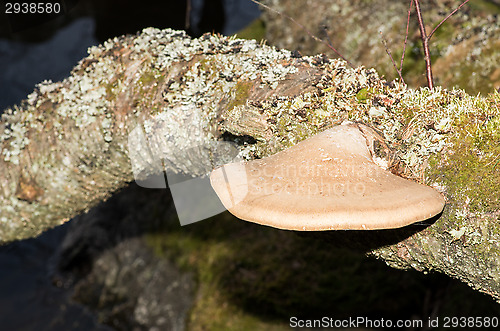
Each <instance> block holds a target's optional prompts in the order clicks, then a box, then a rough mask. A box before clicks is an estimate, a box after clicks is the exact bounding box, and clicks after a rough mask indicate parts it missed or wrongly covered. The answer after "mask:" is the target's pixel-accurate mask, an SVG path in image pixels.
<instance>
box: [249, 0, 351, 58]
mask: <svg viewBox="0 0 500 331" xmlns="http://www.w3.org/2000/svg"><path fill="white" fill-rule="evenodd" d="M250 1H252V2H253V3H255V4H257V5H260V6H262V7H264V8H266V9H267V10H270V11H272V12H274V13H276V14H278V15H280V16H282V17H285V18H287V19H289V20H290V21H292V22H293V23H294V24H295V25H297V26H298V27H300V28H301V29H303V30H304V31H305V32H306V33H307V34H308V35H309V37H311V38H313V39H314V40H316V41H318V42H320V43H322V44H323V45H326V46H327V47H329V48H330V49H331V50H333V51H334V52H335V53H336V54H337V55H338V56H340V57H341V58H342V60H344V61H346V62H347V63H348V64H349V65H350V66H351V68H354V65H353V64H352V63H351V62H349V60H347V59H346V58H345V57H344V56H343V55H342V54H340V53H339V51H337V50H336V49H335V48H334V47H333V45H330V44H328V43H327V42H325V41H324V40H323V39H320V38H318V37H316V36H315V35H314V34H312V33H311V32H310V31H309V30H308V29H307V28H306V27H305V26H304V25H302V24H300V23H299V22H297V21H296V20H294V19H293V18H292V17H290V16H288V15H286V14H284V13H282V12H280V11H278V10H276V9H274V8H271V7H269V6H267V5H265V4H263V3H261V2H259V1H257V0H250Z"/></svg>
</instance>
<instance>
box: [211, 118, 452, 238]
mask: <svg viewBox="0 0 500 331" xmlns="http://www.w3.org/2000/svg"><path fill="white" fill-rule="evenodd" d="M210 182H211V184H212V187H213V188H214V190H215V192H216V193H217V195H218V196H219V198H220V200H221V201H222V203H223V205H224V206H225V207H226V208H227V209H228V210H229V211H230V212H231V213H232V214H234V215H235V216H237V217H239V218H241V219H243V220H247V221H250V222H255V223H258V224H263V225H268V226H272V227H276V228H279V229H288V230H299V231H318V230H341V229H356V230H362V229H366V230H374V229H390V228H397V227H402V226H405V225H409V224H411V223H414V222H419V221H423V220H425V219H428V218H430V217H432V216H435V215H437V214H438V213H440V212H441V211H442V210H443V207H444V204H445V201H444V198H443V196H442V195H441V194H440V193H439V192H438V191H436V190H434V189H432V188H431V187H428V186H425V185H421V184H418V183H416V182H413V181H410V180H407V179H404V178H402V177H398V176H396V175H394V174H392V173H390V172H389V171H387V170H384V169H382V168H381V167H379V166H378V165H376V164H375V163H374V162H373V160H372V156H371V154H370V151H369V150H368V147H367V140H366V138H365V136H364V135H363V133H362V132H361V131H360V129H359V128H358V126H356V125H340V126H337V127H334V128H332V129H329V130H326V131H324V132H322V133H320V134H317V135H316V136H314V137H311V138H309V139H306V140H304V141H302V142H300V143H298V144H297V145H295V146H293V147H291V148H288V149H286V150H284V151H282V152H279V153H277V154H275V155H272V156H270V157H267V158H264V159H260V160H253V161H249V162H241V163H231V164H226V165H224V166H222V167H219V168H217V169H215V170H214V171H213V172H212V174H211V176H210Z"/></svg>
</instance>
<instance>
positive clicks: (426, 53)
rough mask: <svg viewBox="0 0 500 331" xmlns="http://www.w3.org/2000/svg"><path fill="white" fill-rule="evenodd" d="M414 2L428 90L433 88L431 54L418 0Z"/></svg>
mask: <svg viewBox="0 0 500 331" xmlns="http://www.w3.org/2000/svg"><path fill="white" fill-rule="evenodd" d="M414 1H415V11H416V12H417V17H418V26H419V28H420V37H421V38H422V46H423V48H424V60H425V74H426V77H427V86H428V87H429V88H430V89H433V88H434V81H433V79H432V66H431V54H430V52H429V37H428V36H427V33H426V32H425V25H424V19H423V18H422V10H421V9H420V2H419V0H414Z"/></svg>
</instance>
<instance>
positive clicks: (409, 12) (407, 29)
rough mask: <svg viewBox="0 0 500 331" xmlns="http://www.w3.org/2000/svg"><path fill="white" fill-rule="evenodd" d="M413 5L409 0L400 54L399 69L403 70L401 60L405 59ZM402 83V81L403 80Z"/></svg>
mask: <svg viewBox="0 0 500 331" xmlns="http://www.w3.org/2000/svg"><path fill="white" fill-rule="evenodd" d="M412 6H413V0H411V1H410V7H409V8H408V18H407V20H406V34H405V42H404V44H403V54H401V66H400V67H399V70H400V71H401V72H402V71H403V61H404V59H405V53H406V44H407V43H408V31H410V15H411V7H412ZM403 83H404V82H403Z"/></svg>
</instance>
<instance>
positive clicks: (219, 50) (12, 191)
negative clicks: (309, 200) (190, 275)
mask: <svg viewBox="0 0 500 331" xmlns="http://www.w3.org/2000/svg"><path fill="white" fill-rule="evenodd" d="M89 53H90V55H89V57H87V58H86V59H83V60H82V61H81V62H80V63H79V65H78V66H77V67H75V69H74V70H73V72H72V75H71V76H70V77H69V78H67V79H65V80H64V81H62V82H57V83H49V82H46V83H43V84H41V85H39V86H38V87H37V89H36V90H35V92H34V93H33V94H31V95H30V96H29V98H28V99H27V100H26V101H24V102H23V103H22V104H21V105H20V106H18V107H14V108H13V109H10V110H7V111H6V113H5V114H4V116H2V122H1V126H2V128H1V129H2V130H1V132H2V136H1V138H0V145H1V146H2V157H1V158H0V169H1V171H0V173H1V174H2V175H1V177H0V181H1V187H2V190H1V191H0V215H1V216H0V241H1V242H8V241H11V240H15V239H20V238H26V237H32V236H35V235H37V234H38V233H40V232H41V231H43V230H45V229H47V228H50V227H53V226H55V225H57V224H60V223H61V222H63V221H65V220H67V219H69V218H71V217H73V216H75V215H78V214H80V213H82V212H84V211H85V210H88V209H89V208H92V206H95V205H96V204H97V203H99V202H100V201H102V200H105V199H106V198H107V197H109V196H110V195H111V194H112V193H113V192H115V191H117V190H118V189H120V188H121V187H123V186H125V185H126V184H127V183H128V182H130V181H132V180H134V176H133V171H132V170H133V169H132V166H131V162H130V158H129V157H130V153H131V150H130V141H129V139H128V138H129V134H130V133H131V132H133V131H134V130H136V129H137V128H139V130H140V132H142V133H143V135H144V136H145V137H148V138H152V137H154V138H155V139H156V140H155V141H154V143H155V145H151V146H153V147H156V149H155V151H154V152H155V153H157V154H156V156H155V157H156V158H157V159H163V160H166V162H165V164H166V165H167V166H168V168H169V170H172V171H176V172H184V173H186V174H189V175H192V176H198V175H200V174H202V173H203V172H205V171H206V168H204V167H200V164H203V163H204V161H203V160H202V158H203V157H204V156H203V155H202V153H199V154H197V153H196V152H194V155H191V154H190V155H189V157H186V155H185V154H184V153H185V150H187V149H190V148H192V147H193V146H194V147H196V146H210V142H213V141H216V140H221V139H226V140H232V141H235V142H236V143H238V144H239V146H240V150H241V153H242V155H244V156H245V157H246V158H248V159H251V158H256V157H262V156H266V155H270V154H273V153H275V152H277V151H279V150H282V149H285V148H287V147H289V146H292V145H294V144H296V143H297V142H299V141H301V140H303V139H305V138H307V137H310V136H312V135H314V134H315V133H317V132H320V131H323V130H324V129H326V128H328V127H331V126H334V125H337V124H339V123H341V122H343V121H356V122H362V123H365V124H367V125H370V126H372V127H373V128H375V129H376V130H378V131H379V132H380V134H381V135H382V136H383V137H384V138H385V140H386V143H387V145H388V146H389V147H390V148H391V150H392V153H390V154H384V155H381V157H385V158H386V160H385V161H386V165H387V167H388V168H389V169H390V170H391V171H393V172H395V173H398V174H400V175H402V176H405V177H407V178H409V179H411V180H416V181H420V182H423V183H426V184H428V185H431V186H433V187H434V188H436V189H437V190H439V191H441V192H442V193H443V194H444V195H445V196H446V198H447V200H448V204H447V207H446V208H445V211H444V213H443V215H442V216H441V217H440V218H439V219H438V220H437V221H436V222H435V223H433V224H432V225H430V226H428V227H426V228H423V227H421V228H419V230H421V231H414V232H412V233H411V235H410V236H409V237H404V238H401V240H399V242H398V243H396V244H394V243H391V244H389V243H387V244H386V245H379V246H376V247H373V246H372V247H371V249H372V254H373V255H375V256H377V257H380V258H383V259H385V260H386V261H387V262H388V263H389V264H390V265H392V266H395V267H399V268H408V267H413V268H415V269H418V270H432V269H433V270H439V271H441V272H444V273H446V274H448V275H450V276H452V277H456V278H459V279H461V280H462V281H464V282H467V283H468V284H470V285H471V286H473V287H474V288H476V289H478V290H480V291H483V292H486V293H489V294H490V295H492V296H493V297H495V298H496V299H497V300H498V299H499V298H500V295H499V293H500V283H499V279H500V268H498V262H497V261H498V260H499V259H498V257H499V256H498V240H499V238H498V235H499V231H498V230H499V229H498V228H497V227H498V223H499V222H498V217H499V212H498V209H499V208H498V206H499V197H498V188H499V181H500V179H499V177H498V174H499V172H498V171H497V170H498V167H500V165H499V164H498V155H499V150H498V148H499V147H498V139H499V133H498V132H499V123H500V109H499V108H500V106H499V105H500V96H499V94H498V93H493V94H490V95H488V96H485V97H481V96H470V95H467V94H466V93H464V92H463V91H460V90H451V91H448V90H444V89H439V88H437V89H435V90H432V91H430V90H428V89H419V90H412V89H408V88H407V87H405V86H402V85H398V84H389V83H387V82H386V81H384V80H383V79H381V78H380V77H379V76H378V74H377V73H376V72H375V70H373V69H365V68H363V67H359V68H354V69H352V68H349V67H348V66H347V64H346V63H345V62H344V61H341V60H330V59H328V58H327V57H325V56H324V55H318V56H312V57H297V56H295V57H294V56H292V53H291V52H289V51H286V50H277V49H275V48H272V47H269V46H265V45H263V44H258V43H257V42H255V41H244V40H238V39H235V38H228V37H220V36H213V35H205V36H202V37H201V38H199V39H190V38H188V37H187V36H186V35H185V34H184V33H182V32H178V31H173V30H157V29H146V30H144V31H143V32H142V33H141V34H139V35H137V36H127V37H121V38H115V39H113V40H110V41H108V42H106V43H105V44H104V45H102V46H99V47H95V48H91V49H90V52H89ZM151 146H149V147H151ZM136 147H137V148H138V149H140V147H141V146H140V145H137V146H136ZM207 148H209V147H207ZM143 155H144V158H145V162H143V163H140V165H139V169H134V171H138V172H145V174H146V175H147V174H148V173H153V172H156V171H159V170H162V169H161V167H160V168H158V167H155V166H150V165H151V162H155V158H151V159H148V157H151V155H149V156H148V155H147V153H146V154H143ZM200 160H201V161H200ZM391 233H392V232H391ZM320 235H321V234H320ZM378 236H381V237H384V236H385V234H384V232H381V233H379V234H378ZM351 238H352V236H351ZM405 238H406V239H405ZM382 242H383V241H382ZM457 261H459V262H457Z"/></svg>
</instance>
